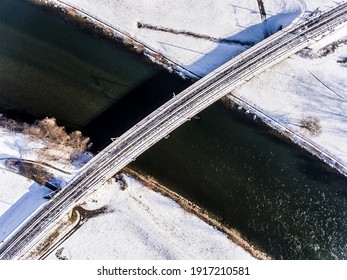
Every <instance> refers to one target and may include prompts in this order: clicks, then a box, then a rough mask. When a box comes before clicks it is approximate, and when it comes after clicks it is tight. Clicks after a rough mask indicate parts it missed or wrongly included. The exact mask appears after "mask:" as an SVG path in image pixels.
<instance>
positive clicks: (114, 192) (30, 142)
mask: <svg viewBox="0 0 347 280" xmlns="http://www.w3.org/2000/svg"><path fill="white" fill-rule="evenodd" d="M45 146H46V143H45V142H43V141H40V140H38V139H34V138H32V137H28V136H25V135H23V134H21V133H16V132H10V131H8V130H7V129H5V128H0V151H1V159H2V160H1V161H0V177H1V181H0V182H1V183H0V243H1V241H2V240H4V239H5V238H6V237H7V236H9V234H10V233H11V232H12V231H13V230H15V229H16V227H18V226H19V225H20V224H21V223H23V222H25V219H26V218H28V217H29V216H30V215H31V214H33V213H34V212H35V210H37V209H38V208H39V207H41V206H42V205H44V204H45V203H46V202H47V199H45V198H44V196H45V195H47V194H48V193H50V192H51V190H50V189H48V188H46V187H44V186H41V185H39V184H38V183H35V182H33V181H31V180H29V179H27V178H25V177H22V176H20V175H18V174H16V173H14V172H12V171H9V170H8V168H7V167H6V165H5V161H6V159H8V158H22V159H28V160H35V161H39V160H40V161H43V162H45V163H48V164H52V165H54V166H55V167H59V168H60V169H64V170H69V171H70V172H71V174H74V172H75V171H76V170H77V169H76V167H75V166H73V165H72V164H71V165H69V164H67V163H66V162H65V164H63V163H59V162H58V163H57V162H56V161H50V157H48V158H44V157H42V154H41V153H38V150H39V149H40V148H43V147H45ZM38 154H40V155H41V156H40V157H39V156H38ZM50 171H51V172H52V173H53V174H54V175H55V176H56V177H59V178H60V179H63V180H65V181H67V180H69V178H71V176H72V175H67V174H64V173H61V172H59V170H55V169H50ZM125 179H126V181H127V183H128V187H127V188H126V190H124V191H122V190H121V189H120V185H119V183H116V182H114V181H113V183H112V184H111V183H107V184H105V185H104V186H102V187H101V189H100V190H98V191H97V192H94V193H93V194H92V195H91V196H90V197H88V199H87V201H86V203H85V204H84V205H83V207H84V208H85V209H89V210H90V209H92V208H94V209H95V208H99V207H104V206H106V207H107V211H106V212H107V213H105V214H102V215H99V216H97V217H94V218H92V219H89V220H87V221H86V222H85V223H84V224H83V226H82V227H81V228H80V229H78V230H77V231H76V232H75V233H74V235H72V236H71V237H70V238H69V239H67V240H66V241H65V242H64V243H63V244H62V245H61V246H60V247H59V248H58V249H57V250H61V247H64V250H63V251H60V253H61V255H59V254H58V255H59V256H60V257H61V256H66V257H68V258H69V259H253V257H252V256H251V255H250V254H249V253H248V252H246V251H245V250H244V249H243V248H242V247H241V246H239V245H236V244H235V243H233V242H232V241H231V240H230V239H229V238H228V237H227V235H225V234H224V233H221V232H220V231H218V230H216V229H215V228H213V227H212V226H210V225H208V224H207V223H205V222H203V221H202V220H200V219H199V218H197V217H196V216H194V215H193V214H190V213H188V212H187V211H185V210H184V209H183V208H182V207H181V206H179V205H178V204H177V203H176V202H174V201H173V200H171V199H169V198H167V197H164V196H162V195H160V194H159V193H156V192H154V191H152V190H150V189H149V188H146V187H145V186H144V185H143V184H140V183H139V182H137V181H136V180H135V179H133V178H131V177H129V176H127V177H125ZM55 254H56V251H55V252H54V253H52V254H51V256H49V258H56V255H55Z"/></svg>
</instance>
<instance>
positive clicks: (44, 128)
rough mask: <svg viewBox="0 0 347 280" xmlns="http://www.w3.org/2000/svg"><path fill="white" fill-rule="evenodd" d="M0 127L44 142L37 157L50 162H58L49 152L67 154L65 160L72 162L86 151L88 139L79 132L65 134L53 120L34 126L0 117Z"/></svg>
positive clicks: (61, 127)
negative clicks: (54, 151)
mask: <svg viewBox="0 0 347 280" xmlns="http://www.w3.org/2000/svg"><path fill="white" fill-rule="evenodd" d="M0 126H2V127H4V128H7V129H8V130H9V131H15V132H20V133H23V134H24V135H28V136H31V137H34V138H36V139H40V140H43V141H45V143H46V147H45V148H41V150H40V151H38V154H39V155H42V156H44V158H49V159H50V160H58V159H59V158H56V159H55V158H54V157H55V156H56V157H59V155H54V154H52V153H50V152H49V150H52V152H53V150H59V151H63V152H64V153H66V154H67V158H68V159H70V160H74V159H75V158H77V157H78V156H79V155H81V154H82V153H83V152H85V151H86V150H87V149H88V146H89V144H90V139H89V138H88V137H84V136H83V135H82V132H81V131H78V130H76V131H73V132H71V133H67V132H66V130H65V127H64V126H59V125H58V124H57V121H56V119H55V118H44V119H42V120H38V121H36V122H35V123H34V124H28V123H19V122H16V121H14V120H11V119H7V118H5V117H3V116H1V117H0Z"/></svg>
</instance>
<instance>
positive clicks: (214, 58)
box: [83, 12, 299, 152]
mask: <svg viewBox="0 0 347 280" xmlns="http://www.w3.org/2000/svg"><path fill="white" fill-rule="evenodd" d="M298 14H299V12H296V13H286V14H280V15H275V16H272V17H270V18H268V19H267V20H266V21H264V22H262V23H259V24H256V25H253V26H250V27H248V28H246V29H245V30H243V31H241V32H239V33H237V34H234V35H232V36H230V37H228V38H224V39H227V40H230V41H245V42H247V44H248V45H252V44H256V43H257V42H259V41H261V40H262V39H264V36H265V37H266V36H267V34H269V33H274V32H276V31H277V30H279V29H281V28H282V27H284V26H287V25H289V24H290V23H291V22H292V21H293V20H294V19H295V18H296V17H297V16H298ZM250 38H252V41H250ZM197 40H198V41H199V40H201V39H197ZM245 48H246V47H245V46H244V45H243V44H229V43H223V42H221V43H219V44H218V46H217V48H215V49H213V50H211V51H210V52H207V53H205V54H204V55H203V56H202V57H201V58H200V59H199V60H198V61H196V62H193V63H192V64H191V65H190V66H189V69H193V72H194V70H196V72H197V74H198V73H199V71H200V70H198V69H200V68H201V67H203V66H205V67H206V65H210V66H211V67H212V68H214V69H215V68H217V67H219V66H220V65H222V64H223V63H225V62H227V61H228V60H230V59H231V58H233V57H235V56H236V55H237V54H238V53H240V52H242V51H243V50H245ZM184 67H187V66H186V65H185V66H184ZM101 79H102V77H101ZM192 83H193V81H191V80H189V79H187V80H183V79H182V78H181V77H179V76H177V75H173V74H171V73H169V72H168V71H167V70H162V69H159V67H158V71H157V72H156V74H155V75H153V76H151V77H150V78H149V79H147V80H145V81H144V82H142V83H141V84H139V85H137V86H136V87H135V88H132V89H130V91H129V92H128V93H127V94H126V95H125V96H123V97H122V98H121V99H120V100H118V101H116V102H115V103H114V104H113V105H111V106H110V107H109V108H108V109H107V110H106V111H104V112H102V113H101V114H100V115H98V116H96V117H95V118H94V119H93V120H91V121H90V122H89V123H88V124H87V125H85V126H84V128H83V131H84V133H85V134H86V135H88V136H90V137H91V138H92V139H93V148H92V151H93V152H97V151H100V150H101V149H103V148H104V147H105V146H106V145H107V144H109V143H110V142H111V138H114V137H118V136H120V135H121V134H122V133H124V132H125V131H127V130H128V129H129V128H130V127H132V126H133V125H135V124H136V123H137V122H138V121H140V120H141V119H143V117H144V116H146V115H148V114H150V113H151V112H152V111H153V110H154V109H156V108H158V107H159V106H160V105H162V104H164V103H165V102H166V101H168V100H169V99H171V98H172V97H173V93H176V94H177V93H179V92H181V91H182V90H184V89H185V88H186V87H188V86H189V85H191V84H192Z"/></svg>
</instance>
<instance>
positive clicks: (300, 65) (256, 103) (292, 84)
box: [230, 28, 347, 174]
mask: <svg viewBox="0 0 347 280" xmlns="http://www.w3.org/2000/svg"><path fill="white" fill-rule="evenodd" d="M343 31H344V36H345V38H346V39H347V28H345V29H344V30H343ZM339 35H340V36H339V37H340V38H341V37H343V35H342V34H339ZM321 46H322V45H321V43H320V46H318V44H317V46H312V49H313V52H315V50H317V49H320V47H321ZM318 47H319V48H318ZM346 54H347V45H344V46H341V47H339V48H338V49H337V50H336V51H335V52H334V53H332V54H329V55H327V56H326V57H323V58H316V59H309V58H302V57H300V56H298V55H296V56H292V57H291V58H289V59H287V60H285V61H284V62H282V63H280V64H278V65H276V66H274V67H273V68H271V69H269V70H268V71H266V72H264V73H262V74H260V75H258V76H257V77H255V78H254V79H253V80H252V81H251V82H250V83H247V84H245V85H244V86H242V87H240V88H239V89H237V90H235V91H234V92H233V93H232V96H230V98H231V99H232V100H235V98H234V97H237V98H239V99H241V100H242V101H243V102H245V103H246V104H245V108H247V110H249V111H253V113H255V114H258V115H259V114H260V116H262V117H263V118H264V119H265V121H266V122H268V123H270V124H271V125H272V126H273V127H274V128H277V129H278V130H280V131H283V132H285V133H286V132H288V131H289V133H295V134H297V135H298V136H299V137H295V136H294V138H295V141H296V142H298V143H299V144H300V145H305V146H308V147H307V148H309V149H311V150H317V151H318V152H317V154H318V156H319V157H321V158H322V159H323V160H328V158H329V157H331V158H332V160H331V161H330V162H329V163H330V164H331V165H334V162H338V163H340V165H341V166H340V170H342V171H343V172H344V173H345V174H347V152H346V151H347V90H346V89H347V80H346V77H347V67H346V65H342V64H339V63H337V61H338V60H339V59H340V58H342V57H344V56H346ZM236 102H239V100H237V99H236ZM248 105H250V106H248ZM254 109H256V110H254ZM257 110H258V111H257ZM262 114H265V115H262ZM314 118H315V119H316V120H317V123H318V125H319V127H320V129H319V130H320V131H319V132H318V133H313V134H314V135H312V133H311V132H310V131H309V130H308V129H307V128H305V127H303V126H302V121H303V120H305V119H306V120H307V119H314ZM289 136H290V137H292V136H293V135H289ZM304 142H307V143H308V145H306V144H305V143H304ZM319 150H320V151H322V152H319ZM335 165H336V164H335Z"/></svg>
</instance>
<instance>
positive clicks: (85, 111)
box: [0, 0, 347, 259]
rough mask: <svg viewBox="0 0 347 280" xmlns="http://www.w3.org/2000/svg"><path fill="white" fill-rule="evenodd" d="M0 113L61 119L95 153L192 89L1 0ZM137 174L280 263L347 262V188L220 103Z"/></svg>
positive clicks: (156, 151) (134, 57) (157, 150)
mask: <svg viewBox="0 0 347 280" xmlns="http://www.w3.org/2000/svg"><path fill="white" fill-rule="evenodd" d="M0 38H1V41H0V109H1V112H6V113H8V114H9V116H11V117H16V118H21V119H25V120H33V119H35V118H40V117H45V116H53V117H56V118H57V120H58V121H59V123H60V124H63V125H65V126H66V127H67V128H68V129H80V130H82V131H83V133H84V134H86V135H88V136H90V137H91V139H92V141H93V142H94V146H93V149H94V151H98V150H100V149H102V147H104V146H105V145H107V144H108V143H109V142H110V138H111V137H116V136H118V135H120V134H121V133H122V132H124V131H126V130H127V129H128V128H129V127H131V126H132V125H133V124H135V123H136V122H137V121H138V120H140V119H141V118H143V117H144V116H146V115H147V114H148V113H149V112H151V110H153V109H154V108H156V107H158V106H159V105H160V104H162V103H164V102H165V101H166V100H168V99H169V98H171V97H172V93H173V92H176V93H177V92H179V91H180V90H182V89H184V88H185V87H187V86H188V85H189V84H191V82H190V81H188V80H182V79H181V78H179V77H177V76H175V75H173V74H170V73H169V72H167V71H166V70H163V69H161V68H160V67H159V66H156V65H153V64H151V63H149V62H148V61H147V60H146V59H145V58H144V57H142V56H141V55H139V54H137V53H134V52H131V51H129V50H128V49H126V48H125V47H124V46H121V45H119V44H116V43H114V42H113V43H111V42H108V41H106V40H101V39H98V38H95V37H92V36H90V35H88V34H86V33H85V32H82V31H81V30H80V29H79V28H77V27H76V26H74V25H72V24H67V23H66V22H65V21H64V20H63V19H62V18H60V17H56V16H53V15H52V14H51V13H50V12H47V11H44V10H41V9H38V8H37V7H34V6H31V5H29V4H27V3H26V2H24V1H22V0H1V1H0ZM132 166H133V167H134V168H136V169H140V170H142V171H144V172H146V173H148V174H150V175H152V176H154V177H155V178H158V180H159V181H161V182H162V183H164V184H165V185H166V186H168V187H169V188H170V189H172V190H174V191H176V192H178V193H179V194H181V195H183V196H185V197H186V198H188V199H190V200H191V201H193V202H195V203H197V204H198V205H200V206H203V207H204V208H206V209H207V210H208V211H210V212H212V213H213V214H215V215H216V216H217V217H218V218H219V219H220V220H221V221H223V223H225V224H227V225H229V226H230V227H233V228H235V229H237V230H238V231H239V232H240V233H241V234H242V235H243V236H244V237H245V238H246V239H247V240H248V241H249V242H251V243H252V244H255V245H256V246H257V247H259V248H260V249H261V250H263V251H265V252H266V253H268V254H269V255H271V256H273V257H274V258H276V259H346V258H347V181H346V179H345V178H344V177H342V176H340V175H338V174H336V173H334V172H332V171H329V170H328V169H327V167H326V166H324V165H323V164H322V163H321V162H319V161H318V160H316V159H313V158H311V157H310V156H309V155H307V153H305V152H304V151H302V150H300V149H299V148H297V147H295V146H294V145H292V144H289V143H287V142H286V141H284V140H282V139H280V138H278V137H277V136H275V135H273V134H271V133H270V130H269V129H268V128H267V127H265V126H263V125H262V124H260V123H258V122H256V121H254V120H252V118H250V117H247V116H246V115H244V114H243V113H241V112H237V111H236V110H231V109H229V108H228V107H227V106H225V105H224V104H222V103H221V102H218V103H216V104H214V105H212V106H211V107H209V108H207V109H206V110H204V112H202V113H201V114H200V115H199V118H198V119H193V120H191V121H190V122H188V123H186V124H184V125H183V126H181V127H180V128H178V129H177V130H176V131H174V132H173V133H172V134H171V135H170V137H169V138H168V139H164V140H161V141H160V142H159V143H158V144H156V145H155V146H154V147H152V148H151V149H150V150H148V151H147V152H145V153H144V154H143V155H142V156H140V157H139V158H138V159H137V160H136V161H135V162H134V163H133V164H132Z"/></svg>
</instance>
